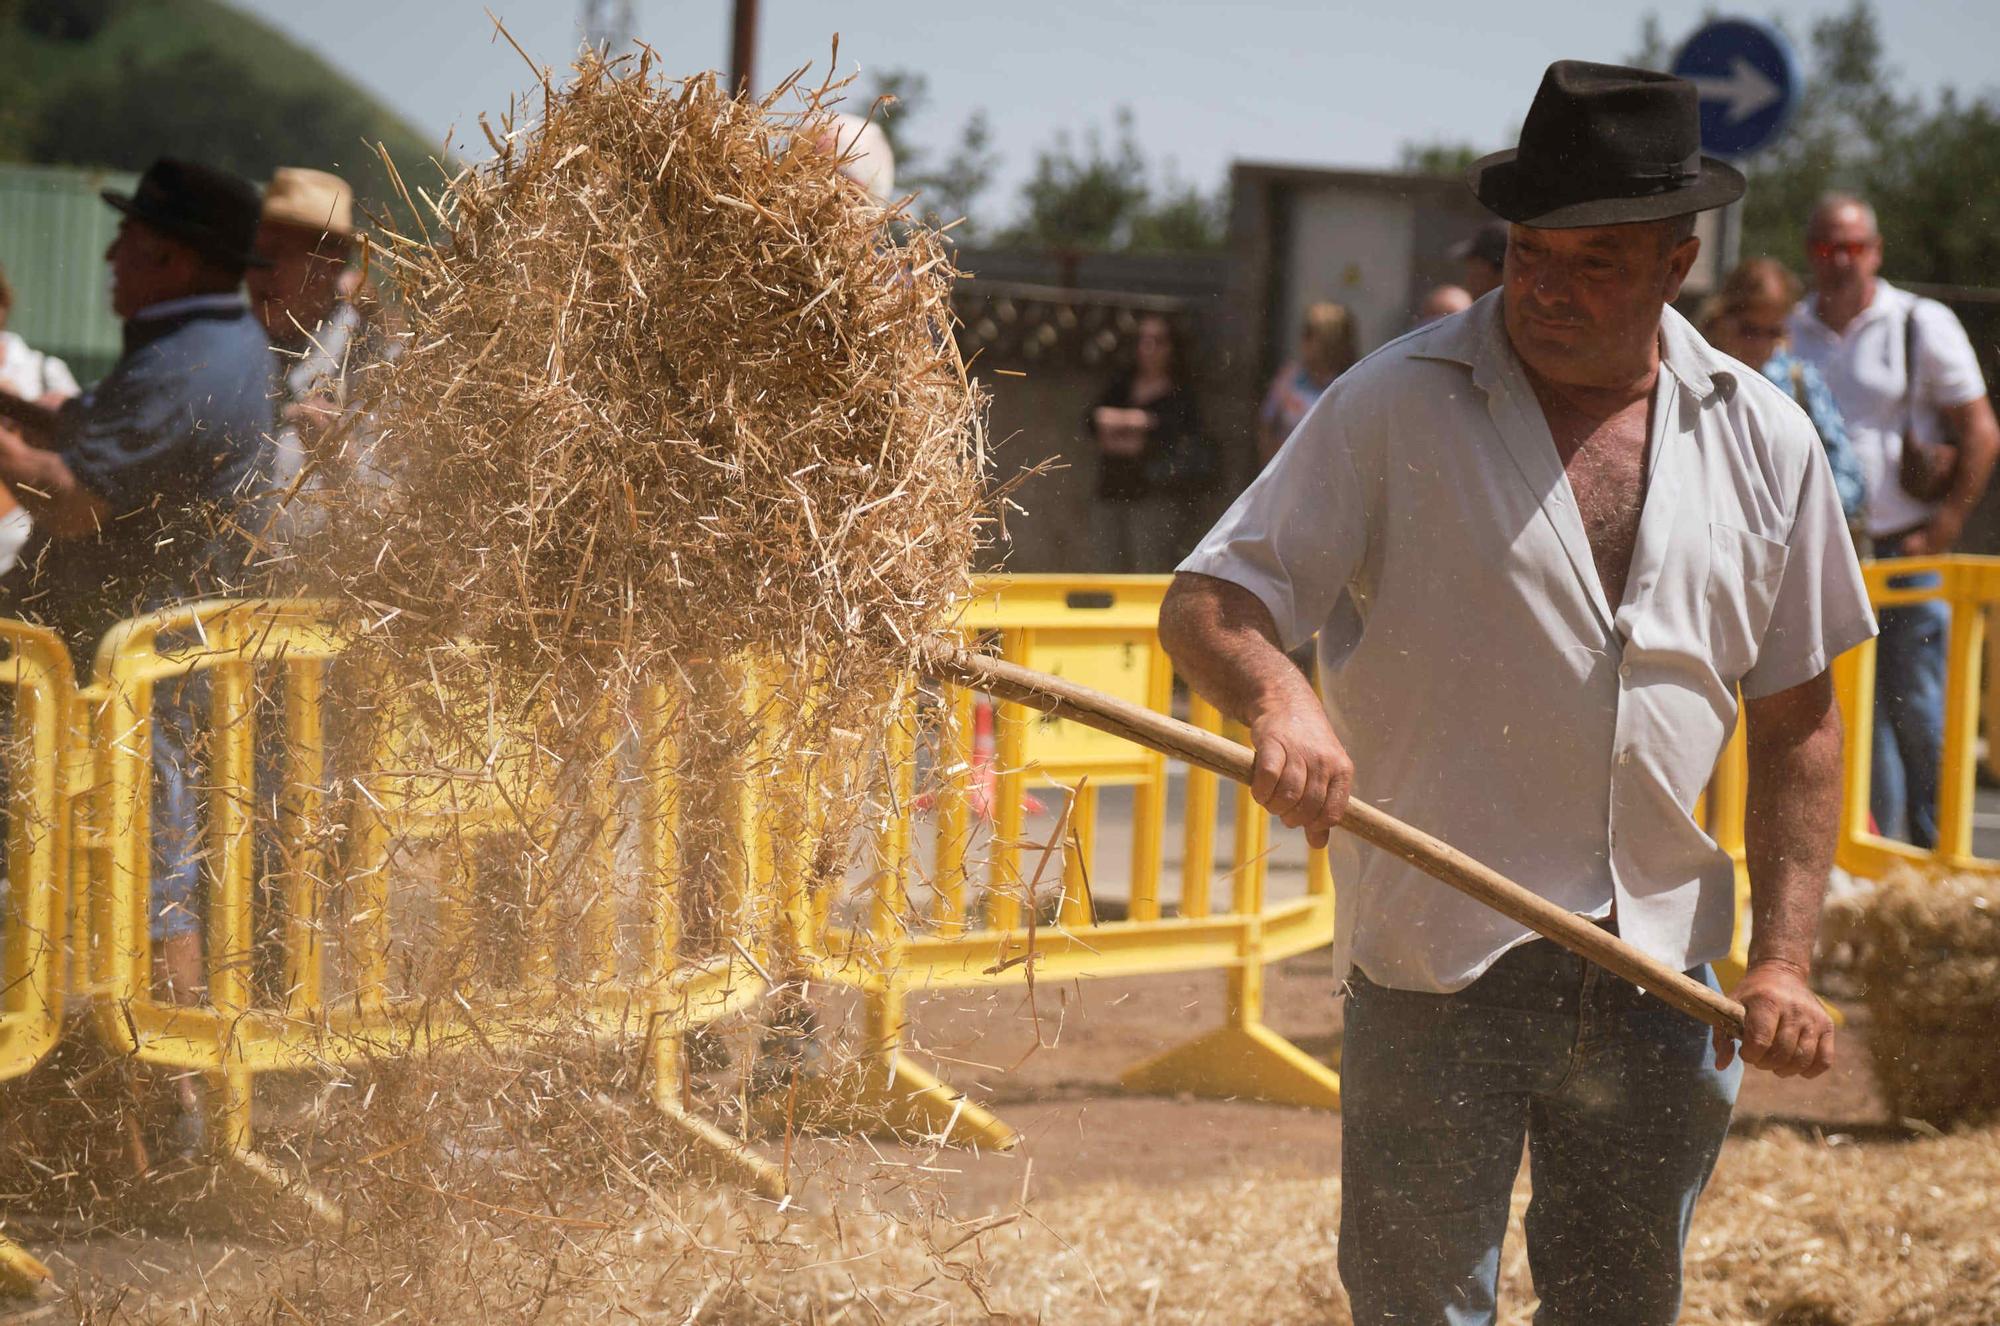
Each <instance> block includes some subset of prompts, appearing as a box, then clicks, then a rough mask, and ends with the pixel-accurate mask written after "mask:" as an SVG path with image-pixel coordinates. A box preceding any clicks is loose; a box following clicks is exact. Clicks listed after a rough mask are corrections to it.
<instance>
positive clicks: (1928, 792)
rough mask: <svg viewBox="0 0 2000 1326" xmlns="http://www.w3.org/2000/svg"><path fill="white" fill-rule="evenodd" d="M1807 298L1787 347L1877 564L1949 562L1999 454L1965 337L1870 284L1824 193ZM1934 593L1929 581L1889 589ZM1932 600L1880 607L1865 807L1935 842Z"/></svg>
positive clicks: (1940, 630)
mask: <svg viewBox="0 0 2000 1326" xmlns="http://www.w3.org/2000/svg"><path fill="white" fill-rule="evenodd" d="M1806 256H1807V258H1808V260H1809V261H1810V263H1811V266H1812V272H1813V279H1814V284H1815V286H1816V287H1817V288H1816V290H1815V292H1814V294H1813V296H1812V298H1811V299H1809V300H1807V301H1806V302H1805V303H1803V304H1801V305H1800V306H1799V307H1798V309H1797V310H1796V311H1795V312H1794V313H1793V314H1792V317H1791V321H1790V331H1791V337H1792V345H1793V347H1794V349H1795V351H1796V352H1797V354H1798V355H1799V357H1800V358H1802V359H1804V360H1805V361H1806V362H1808V363H1810V364H1812V365H1813V366H1814V367H1816V368H1817V369H1819V371H1820V373H1821V374H1822V375H1823V376H1824V377H1825V378H1826V381H1827V385H1828V386H1829V387H1831V388H1832V389H1833V398H1834V400H1835V401H1836V402H1837V403H1838V404H1839V406H1840V412H1841V415H1842V416H1843V417H1844V418H1845V419H1846V421H1847V431H1848V436H1849V438H1850V440H1851V441H1852V442H1853V444H1854V451H1855V455H1856V457H1857V458H1858V459H1859V460H1860V461H1861V471H1862V475H1863V477H1864V479H1865V480H1866V482H1867V485H1868V510H1867V518H1866V529H1867V533H1868V535H1869V537H1870V538H1871V539H1872V540H1873V542H1874V546H1875V552H1876V555H1877V556H1881V557H1923V556H1936V555H1940V554H1943V553H1948V552H1950V551H1951V550H1952V548H1953V547H1954V546H1955V545H1956V544H1957V543H1958V539H1959V535H1960V533H1961V532H1962V531H1963V530H1964V528H1965V522H1966V519H1967V517H1969V516H1970V515H1971V514H1972V510H1973V508H1974V507H1975V506H1977V505H1978V503H1979V499H1980V497H1981V496H1982V495H1984V493H1985V491H1986V485H1987V481H1988V479H1989V478H1990V477H1991V476H1992V473H1993V463H1994V457H1995V456H1996V455H1997V454H2000V424H1996V423H1995V421H1994V417H1993V406H1992V403H1991V401H1990V400H1989V399H1988V397H1987V392H1986V384H1985V381H1984V380H1983V379H1982V377H1981V376H1980V371H1979V358H1978V356H1977V355H1976V354H1975V353H1974V351H1973V348H1972V343H1971V341H1970V340H1969V339H1968V338H1967V337H1966V334H1965V328H1964V327H1962V326H1960V325H1959V321H1958V319H1957V318H1956V317H1955V316H1953V314H1952V311H1951V310H1950V309H1948V308H1946V307H1945V306H1944V305H1943V304H1940V303H1938V302H1937V301H1936V300H1931V299H1920V298H1918V297H1917V296H1916V295H1914V294H1911V293H1910V292H1909V291H1906V290H1899V289H1897V288H1896V287H1895V286H1893V285H1891V284H1889V283H1888V282H1887V281H1884V280H1882V279H1881V278H1880V275H1879V273H1880V272H1881V269H1882V235H1881V231H1880V229H1879V228H1878V227H1877V225H1876V220H1875V211H1874V209H1873V208H1871V207H1870V206H1869V205H1868V204H1867V203H1866V202H1864V201H1863V200H1861V199H1859V198H1856V197H1854V196H1852V195H1849V194H1829V195H1828V196H1827V197H1826V198H1824V199H1822V200H1821V201H1820V204H1819V206H1818V207H1816V208H1815V209H1814V210H1813V214H1812V219H1811V221H1810V222H1809V223H1808V225H1807V227H1806ZM1889 583H1890V585H1891V586H1892V587H1895V588H1912V589H1920V588H1926V587H1935V586H1936V585H1937V584H1938V583H1939V581H1938V577H1937V574H1936V573H1935V572H1915V573H1911V574H1908V575H1901V576H1897V577H1895V578H1893V579H1892V580H1890V582H1889ZM1950 626H1951V610H1950V609H1949V608H1948V607H1947V606H1946V605H1945V604H1944V603H1941V602H1936V601H1932V602H1923V603H1911V604H1907V605H1904V606H1900V607H1894V608H1885V609H1883V610H1882V613H1881V630H1882V635H1881V640H1880V642H1879V643H1878V644H1877V646H1876V655H1875V738H1874V746H1875V754H1874V776H1873V778H1872V780H1871V791H1870V802H1871V805H1870V809H1871V810H1873V812H1874V815H1875V822H1876V825H1877V826H1878V827H1879V828H1880V830H1881V831H1882V832H1883V833H1885V834H1889V835H1892V836H1899V837H1903V838H1905V839H1906V840H1907V841H1909V842H1910V843H1912V844H1914V845H1916V846H1918V847H1923V848H1930V847H1934V846H1936V845H1937V793H1938V767H1939V762H1940V759H1941V757H1942V755H1943V749H1944V684H1945V642H1946V639H1947V637H1948V635H1949V634H1950Z"/></svg>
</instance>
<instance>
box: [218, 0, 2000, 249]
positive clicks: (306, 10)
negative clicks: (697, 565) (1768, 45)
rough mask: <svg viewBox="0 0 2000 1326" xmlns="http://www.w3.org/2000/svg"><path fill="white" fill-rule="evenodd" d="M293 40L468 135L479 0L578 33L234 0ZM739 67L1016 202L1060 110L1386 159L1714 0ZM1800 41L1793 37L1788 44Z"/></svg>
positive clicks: (375, 3)
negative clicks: (807, 82)
mask: <svg viewBox="0 0 2000 1326" xmlns="http://www.w3.org/2000/svg"><path fill="white" fill-rule="evenodd" d="M237 3H241V4H245V5H247V7H249V8H251V9H254V10H256V11H257V12H259V13H260V14H262V15H264V16H265V17H266V18H268V19H270V20H271V21H273V22H275V23H276V24H278V25H279V26H280V27H282V28H285V29H286V30H288V31H289V32H291V33H293V34H294V35H296V36H298V37H301V38H303V39H304V40H305V41H306V42H308V43H309V44H311V45H312V46H314V47H315V48H317V49H318V50H319V51H320V52H321V53H322V54H323V55H325V56H326V57H327V58H328V59H329V60H331V61H332V62H333V63H334V64H336V65H339V66H341V67H342V68H344V69H345V70H347V71H348V72H349V73H350V74H352V75H353V76H354V77H355V78H356V79H357V80H358V81H359V82H361V83H362V84H364V85H366V86H367V87H369V88H371V89H373V90H374V91H376V92H377V93H379V94H380V95H381V96H382V97H383V98H384V99H385V100H386V101H387V102H388V103H389V104H390V105H392V106H394V107H395V108H396V109H397V110H399V111H401V112H402V113H403V114H404V115H405V116H407V117H408V118H409V120H410V121H411V122H412V123H413V124H415V125H416V127H417V128H418V129H419V130H421V131H423V132H424V133H425V134H427V135H431V136H434V137H438V138H441V137H442V135H443V133H444V131H445V129H446V127H447V126H449V125H452V124H456V125H457V126H458V128H459V133H458V135H457V136H456V138H455V140H454V141H455V142H457V143H465V142H466V135H467V133H468V132H469V133H470V135H471V142H472V143H473V144H480V146H481V149H482V150H479V151H476V152H475V151H473V150H472V147H471V145H470V144H468V145H467V151H468V153H470V154H471V155H473V156H475V157H477V156H483V155H485V153H484V151H483V143H482V141H481V140H480V138H479V135H478V131H477V125H476V123H475V121H474V118H473V117H474V115H475V114H476V113H477V112H479V111H481V110H486V111H496V110H498V109H500V108H503V107H504V106H505V105H506V102H507V97H508V95H509V93H510V92H513V91H516V90H518V89H520V88H521V87H523V86H526V85H527V84H528V83H530V82H531V81H532V76H531V75H530V73H529V71H528V69H527V67H526V66H525V65H524V64H523V63H522V62H521V59H520V57H519V56H517V55H516V54H515V53H514V52H513V50H512V49H511V48H509V47H508V46H507V45H506V44H505V43H499V42H496V41H495V40H494V38H493V27H492V24H491V22H490V21H489V20H488V18H487V17H486V13H485V11H486V9H487V8H489V7H490V8H491V9H492V11H493V12H494V13H495V14H496V15H498V16H499V17H500V18H501V19H502V20H503V21H504V22H505V23H506V24H507V27H508V30H509V31H510V32H511V33H512V34H513V36H514V38H515V39H516V40H517V41H519V42H520V43H521V45H522V46H523V47H525V48H526V49H527V50H528V51H529V53H530V54H531V55H533V56H534V58H535V59H536V60H537V61H540V62H542V63H546V64H553V65H558V66H560V65H562V64H564V63H566V62H567V60H568V58H569V56H570V54H571V53H572V52H573V51H574V50H575V49H576V45H577V42H578V40H579V37H580V31H581V30H580V28H579V26H578V14H579V9H580V6H579V4H578V3H577V0H417V2H416V3H412V2H411V0H343V2H342V3H341V4H338V5H307V4H300V3H298V2H297V0H237ZM1848 3H1849V0H1790V2H1789V3H1784V4H1782V5H1781V6H1778V7H1776V8H1775V10H1774V9H1773V8H1772V7H1769V6H1765V5H1759V6H1757V7H1756V8H1754V9H1752V10H1749V11H1746V12H1751V13H1755V14H1757V15H1760V16H1764V17H1769V16H1771V14H1772V13H1773V12H1775V13H1777V14H1780V15H1782V17H1783V18H1784V21H1785V22H1786V23H1787V25H1788V26H1789V27H1790V28H1791V29H1792V31H1793V32H1794V34H1795V36H1797V37H1798V38H1800V39H1801V45H1803V38H1804V35H1805V34H1806V33H1807V32H1808V31H1809V29H1810V27H1811V24H1812V22H1813V20H1814V19H1815V18H1817V17H1820V16H1823V15H1825V14H1828V13H1834V12H1839V11H1842V10H1844V9H1846V7H1847V4H1848ZM761 8H762V11H763V23H762V33H761V40H760V46H759V53H758V64H757V77H758V82H759V84H760V86H761V87H769V86H770V85H771V83H772V82H774V81H775V80H776V79H777V78H778V77H780V76H781V75H782V74H783V73H785V72H788V71H789V70H791V69H793V68H795V67H797V66H799V65H803V64H808V63H810V64H812V65H813V67H814V69H815V71H823V70H824V69H825V67H826V62H827V58H828V52H829V49H830V47H831V44H832V38H833V36H834V34H835V33H836V32H837V33H838V34H839V35H840V67H841V70H842V72H855V71H858V72H860V73H861V75H862V79H861V80H860V83H862V84H865V83H866V82H867V81H868V80H869V78H870V76H871V75H872V74H873V73H875V72H877V71H880V70H883V69H890V68H897V67H902V68H909V69H915V70H919V71H921V72H923V73H924V74H926V75H927V76H928V77H929V79H930V85H931V105H930V107H929V108H928V110H927V111H926V112H925V114H924V116H923V119H922V121H921V122H918V123H914V124H913V125H912V130H913V136H914V137H915V138H916V139H917V140H918V141H919V142H920V143H925V144H938V145H943V144H946V143H948V142H949V141H950V140H951V139H952V138H954V137H955V135H956V133H957V130H958V127H959V125H960V124H961V123H962V122H963V121H964V119H965V117H966V116H967V115H968V114H969V113H970V112H972V111H973V110H975V109H977V108H980V107H984V108H985V109H986V111H987V112H988V114H989V115H990V116H991V118H992V122H993V127H994V131H995V138H996V145H997V147H998V148H999V150H1000V152H1001V153H1002V162H1001V177H1000V181H999V184H998V186H997V187H996V189H995V191H994V193H993V194H990V195H989V196H988V197H987V199H986V200H985V202H984V204H983V207H984V210H985V211H986V212H987V213H988V214H989V215H998V214H1004V213H1005V212H1008V211H1011V210H1012V207H1013V201H1014V194H1015V192H1016V190H1017V189H1018V186H1019V183H1020V181H1021V179H1022V177H1023V176H1025V175H1026V174H1027V172H1028V171H1029V169H1030V168H1031V166H1032V163H1033V160H1034V153H1035V150H1036V149H1037V148H1038V147H1040V146H1042V145H1043V144H1045V143H1047V142H1048V141H1050V139H1051V138H1052V137H1053V136H1054V135H1055V133H1056V132H1057V131H1058V130H1061V129H1065V128H1067V129H1071V130H1073V131H1074V130H1082V129H1086V128H1088V127H1091V126H1102V127H1106V128H1108V127H1109V126H1110V125H1111V123H1112V117H1113V114H1114V112H1115V111H1116V108H1117V107H1119V106H1121V105H1124V106H1130V107H1131V108H1132V110H1133V112H1134V114H1135V116H1136V117H1137V128H1138V134H1139V138H1140V141H1141V143H1142V144H1143V145H1144V146H1145V148H1146V149H1147V151H1148V153H1149V154H1150V155H1151V156H1152V157H1153V158H1154V159H1155V160H1156V161H1161V162H1166V161H1171V162H1172V163H1173V164H1174V166H1175V167H1176V168H1177V169H1178V171H1179V173H1180V174H1181V175H1182V176H1183V177H1185V178H1187V179H1190V180H1193V181H1195V182H1198V183H1201V184H1203V185H1210V184H1214V183H1219V182H1220V181H1221V180H1222V179H1223V177H1224V175H1225V172H1226V171H1227V169H1228V165H1229V162H1230V161H1232V160H1235V159H1248V160H1263V161H1292V162H1304V163H1311V164H1316V165H1333V166H1362V167H1368V166H1386V165H1390V164H1393V163H1394V161H1395V159H1396V155H1397V151H1398V148H1399V147H1400V146H1401V145H1402V144H1403V143H1405V142H1410V141H1417V142H1424V141H1431V140H1448V141H1467V142H1471V143H1474V144H1475V145H1478V146H1482V147H1500V146H1504V144H1503V143H1501V142H1500V141H1499V139H1500V138H1501V136H1502V135H1504V134H1505V133H1507V132H1508V130H1509V129H1510V128H1511V127H1512V126H1514V125H1516V124H1518V123H1519V121H1520V118H1521V115H1522V113H1523V112H1524V111H1525V110H1526V108H1527V104H1528V99H1529V97H1530V96H1531V95H1532V94H1533V92H1534V88H1535V84H1536V82H1537V80H1538V78H1539V76H1540V74H1541V71H1542V69H1543V67H1544V66H1545V65H1546V64H1547V63H1548V62H1549V61H1551V60H1554V59H1559V58H1562V57H1565V56H1572V57H1579V58H1585V59H1605V60H1616V59H1620V58H1622V57H1624V56H1626V55H1628V54H1630V53H1631V52H1632V50H1633V49H1634V48H1635V47H1636V46H1637V44H1638V34H1639V28H1640V21H1641V17H1642V16H1643V15H1644V14H1645V13H1647V12H1648V11H1649V10H1650V11H1652V12H1655V13H1657V14H1658V15H1659V16H1660V19H1661V23H1662V26H1663V29H1664V31H1665V32H1666V34H1667V36H1668V38H1669V40H1670V41H1673V42H1678V41H1679V40H1680V39H1681V38H1682V37H1684V36H1686V35H1687V34H1688V33H1689V32H1691V31H1693V30H1694V28H1696V27H1697V26H1699V24H1700V23H1701V21H1702V17H1703V14H1704V12H1705V11H1707V10H1709V9H1712V8H1713V5H1712V4H1711V3H1710V0H1664V2H1663V3H1658V4H1644V5H1620V4H1603V3H1598V4H1578V3H1574V0H1511V2H1509V3H1493V2H1492V0H1486V2H1485V3H1476V2H1475V0H1415V2H1411V0H1403V2H1402V3H1387V4H1384V3H1379V0H1378V2H1377V3H1370V4H1366V5H1360V4H1355V5H1342V4H1338V3H1314V2H1312V0H1290V2H1271V3H1253V2H1251V0H1244V2H1243V3H1236V4H1217V3H1207V4H1199V3H1190V2H1188V0H1143V2H1142V0H1067V3H1050V2H1049V0H1011V3H1005V4H986V3H961V2H959V0H928V3H922V4H917V3H885V2H881V0H877V2H875V3H838V2H836V0H818V2H817V3H815V2H813V0H763V4H762V6H761ZM633 9H634V11H635V16H636V23H635V25H634V26H635V28H636V33H637V36H638V37H639V38H640V39H641V40H643V41H646V42H647V43H649V44H651V45H652V46H653V47H654V48H656V49H657V50H658V51H659V52H660V53H661V55H662V57H663V59H664V60H665V62H666V64H667V67H668V68H669V70H670V71H672V72H674V73H689V72H694V71H697V70H700V69H706V68H720V67H723V66H724V65H726V64H727V62H728V54H729V51H728V45H729V16H730V9H731V6H730V4H729V3H728V0H699V2H695V0H635V3H634V5H633ZM1876 12H1877V15H1878V18H1879V22H1880V24H1881V27H1882V31H1883V35H1884V41H1885V45H1886V48H1887V58H1888V62H1889V64H1890V66H1891V67H1892V68H1894V69H1896V70H1899V71H1901V73H1902V74H1903V75H1904V76H1905V77H1906V78H1907V80H1908V86H1909V87H1911V88H1912V89H1914V90H1919V91H1923V92H1926V93H1930V92H1934V91H1936V90H1937V89H1939V88H1941V87H1946V86H1955V87H1958V88H1960V89H1961V90H1978V89H1989V88H1992V87H1995V86H1997V85H2000V73H1996V72H1995V68H1994V64H1993V53H1994V51H1995V50H1996V49H2000V4H1994V3H1991V0H1987V2H1986V3H1978V4H1966V5H1949V4H1932V3H1905V2H1902V0H1897V2H1896V3H1878V4H1877V6H1876ZM1802 53H1803V52H1802Z"/></svg>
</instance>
